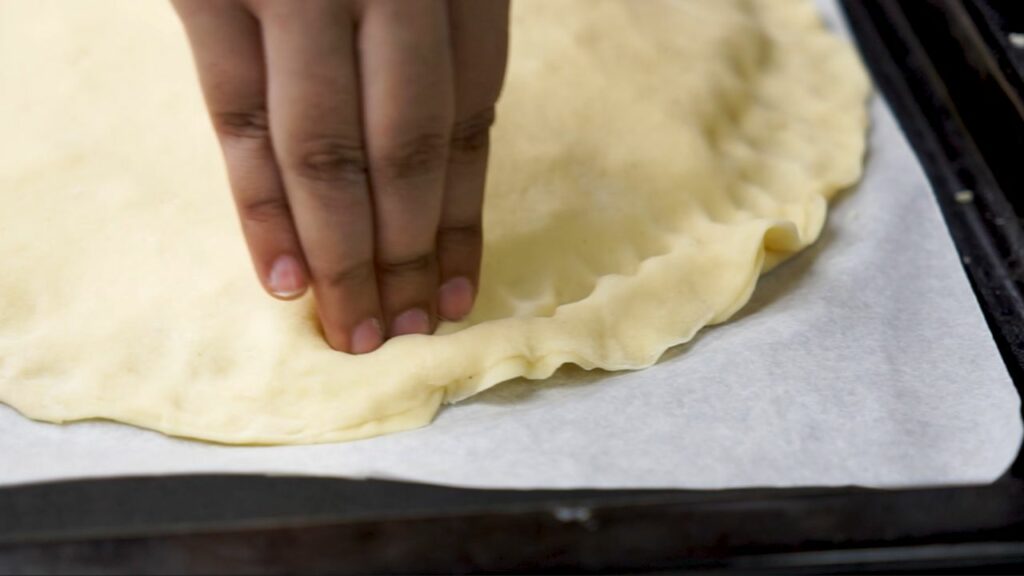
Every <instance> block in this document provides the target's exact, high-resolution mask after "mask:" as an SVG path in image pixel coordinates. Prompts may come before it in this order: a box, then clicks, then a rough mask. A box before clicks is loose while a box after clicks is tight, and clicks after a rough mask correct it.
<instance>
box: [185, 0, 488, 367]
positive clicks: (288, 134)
mask: <svg viewBox="0 0 1024 576" xmlns="http://www.w3.org/2000/svg"><path fill="white" fill-rule="evenodd" d="M173 2H174V5H175V7H176V9H177V11H178V14H179V15H180V17H181V19H182V21H183V22H184V25H185V29H186V31H187V33H188V36H189V40H190V42H191V44H192V50H193V53H194V56H195V60H196V64H197V67H198V70H199V77H200V81H201V84H202V86H203V93H204V96H205V98H206V103H207V106H208V108H209V110H210V115H211V117H212V119H213V124H214V127H215V130H216V132H217V135H218V137H219V140H220V143H221V147H222V149H223V152H224V156H225V159H226V162H227V167H228V175H229V179H230V182H231V188H232V192H233V195H234V199H235V204H236V206H237V208H238V213H239V216H240V218H241V221H242V229H243V232H244V234H245V238H246V241H247V243H248V246H249V252H250V253H251V255H252V259H253V262H254V264H255V267H256V271H257V273H258V274H259V277H260V278H261V280H262V282H263V285H264V286H265V288H266V290H267V291H268V292H270V293H271V294H272V295H274V296H276V297H278V298H283V299H290V298H297V297H299V296H301V295H302V294H303V293H305V291H306V290H307V288H308V287H312V289H313V292H314V294H315V296H316V301H317V309H318V313H319V316H320V321H321V323H322V325H323V329H324V333H325V336H326V339H327V342H328V343H329V344H330V345H331V346H332V347H333V348H335V349H337V350H342V351H347V352H351V353H365V352H369V351H372V350H374V349H376V348H377V347H379V346H380V345H381V343H382V342H383V341H384V339H385V338H387V337H390V336H398V335H402V334H412V333H421V334H428V333H431V332H433V330H434V329H435V327H436V324H437V317H438V315H440V316H441V317H443V318H446V319H450V320H457V319H459V318H462V317H463V316H465V315H466V314H468V313H469V311H470V310H471V309H472V306H473V299H474V296H475V293H476V286H477V283H478V279H479V268H480V256H481V249H482V244H481V233H480V231H481V219H480V218H481V209H482V204H483V188H484V179H485V173H486V170H487V152H488V132H489V129H490V126H491V123H492V122H493V119H494V104H495V102H496V101H497V99H498V95H499V93H500V91H501V85H502V80H503V77H504V70H505V58H506V52H507V38H508V33H507V28H508V0H302V1H301V2H298V1H292V0H173Z"/></svg>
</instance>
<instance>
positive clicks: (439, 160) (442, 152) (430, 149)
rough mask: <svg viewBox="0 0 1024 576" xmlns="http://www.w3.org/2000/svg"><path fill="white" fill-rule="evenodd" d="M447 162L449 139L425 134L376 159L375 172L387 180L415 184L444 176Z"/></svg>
mask: <svg viewBox="0 0 1024 576" xmlns="http://www.w3.org/2000/svg"><path fill="white" fill-rule="evenodd" d="M447 162H448V138H447V136H446V135H445V134H442V133H441V132H424V133H420V134H417V135H415V136H412V137H409V138H405V139H402V140H400V141H398V143H397V144H395V145H394V146H390V147H389V149H388V150H387V151H386V152H384V153H383V154H381V156H380V158H378V159H376V161H375V162H374V164H375V166H374V169H375V170H376V171H379V173H380V175H381V176H382V178H383V179H385V180H391V181H396V180H397V181H405V180H416V179H419V178H424V177H429V176H437V175H439V174H442V173H443V172H444V167H445V164H446V163H447Z"/></svg>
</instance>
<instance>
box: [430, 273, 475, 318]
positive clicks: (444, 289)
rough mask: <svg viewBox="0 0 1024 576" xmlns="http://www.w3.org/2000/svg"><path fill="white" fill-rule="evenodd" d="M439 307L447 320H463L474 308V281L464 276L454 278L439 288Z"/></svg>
mask: <svg viewBox="0 0 1024 576" xmlns="http://www.w3.org/2000/svg"><path fill="white" fill-rule="evenodd" d="M438 308H440V312H441V316H442V317H443V318H445V319H446V320H461V319H463V318H464V317H466V315H468V314H469V313H470V312H471V311H472V310H473V283H472V282H470V281H469V278H464V277H462V276H460V277H458V278H452V279H451V280H449V281H447V282H445V283H444V285H443V286H441V289H440V290H439V295H438Z"/></svg>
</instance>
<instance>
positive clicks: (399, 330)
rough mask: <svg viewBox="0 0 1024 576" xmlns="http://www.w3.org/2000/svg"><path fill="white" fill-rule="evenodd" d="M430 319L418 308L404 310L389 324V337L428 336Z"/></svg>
mask: <svg viewBox="0 0 1024 576" xmlns="http://www.w3.org/2000/svg"><path fill="white" fill-rule="evenodd" d="M429 333H430V317H429V316H427V313H426V312H424V311H423V310H421V309H419V308H413V309H412V310H406V311H405V312H402V313H401V314H399V315H398V317H397V318H395V320H394V321H393V322H392V323H391V335H392V336H402V335H403V334H429Z"/></svg>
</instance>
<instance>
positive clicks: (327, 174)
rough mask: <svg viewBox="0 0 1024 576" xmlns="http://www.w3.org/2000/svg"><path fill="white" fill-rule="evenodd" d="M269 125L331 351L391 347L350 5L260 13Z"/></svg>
mask: <svg viewBox="0 0 1024 576" xmlns="http://www.w3.org/2000/svg"><path fill="white" fill-rule="evenodd" d="M259 7H260V8H259V11H258V13H259V16H260V21H261V23H262V24H263V38H264V43H265V44H266V54H267V69H268V71H269V77H270V83H269V90H268V92H269V103H270V125H271V130H272V131H273V133H274V146H275V151H276V154H277V159H278V164H279V165H280V166H281V169H282V173H283V177H284V183H285V188H286V190H287V194H288V200H289V202H290V204H291V207H292V212H293V216H294V219H295V223H296V227H297V228H298V233H299V239H300V240H301V242H302V248H303V250H304V252H305V255H306V261H307V263H308V265H309V268H310V272H311V274H312V280H313V289H314V291H315V293H316V298H317V305H318V306H317V308H318V313H319V315H320V320H321V324H322V325H323V329H324V335H325V337H326V339H327V342H328V343H329V344H330V345H331V346H332V347H334V348H336V349H338V350H342V351H347V352H353V353H363V352H369V351H371V350H374V349H376V348H377V347H378V346H380V344H381V342H382V339H383V331H382V329H381V316H380V305H379V303H378V298H377V284H376V280H375V273H374V265H373V262H374V260H373V257H374V251H373V215H372V210H371V204H370V194H369V186H368V182H367V175H366V161H365V154H364V153H363V145H362V141H363V140H362V133H361V128H360V114H359V89H358V83H357V75H356V62H355V56H354V53H355V52H354V35H355V32H354V24H353V19H352V15H351V14H350V12H349V10H348V4H347V3H344V2H334V1H331V0H306V1H305V2H303V3H302V6H301V9H296V4H295V3H292V2H266V3H260V4H259Z"/></svg>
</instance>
